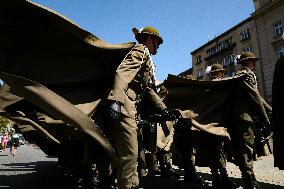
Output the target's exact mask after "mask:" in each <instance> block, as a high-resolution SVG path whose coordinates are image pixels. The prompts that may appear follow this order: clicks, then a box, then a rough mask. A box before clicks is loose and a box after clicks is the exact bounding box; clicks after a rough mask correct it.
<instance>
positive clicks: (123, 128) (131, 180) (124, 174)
mask: <svg viewBox="0 0 284 189" xmlns="http://www.w3.org/2000/svg"><path fill="white" fill-rule="evenodd" d="M111 135H112V142H113V143H114V146H115V150H116V152H117V154H118V158H119V164H118V167H117V181H118V188H119V189H128V188H132V187H136V186H138V185H139V179H138V173H137V164H136V163H137V158H138V141H137V125H136V123H135V120H133V119H131V118H129V117H126V116H124V118H123V119H122V120H121V121H120V123H118V124H115V125H113V126H111Z"/></svg>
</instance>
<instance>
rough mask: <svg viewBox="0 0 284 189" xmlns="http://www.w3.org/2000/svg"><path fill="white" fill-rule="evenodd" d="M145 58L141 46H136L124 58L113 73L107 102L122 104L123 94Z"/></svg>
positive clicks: (143, 49)
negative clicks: (112, 101) (113, 101)
mask: <svg viewBox="0 0 284 189" xmlns="http://www.w3.org/2000/svg"><path fill="white" fill-rule="evenodd" d="M145 57H146V52H145V48H144V47H143V46H142V45H136V46H135V47H134V48H133V49H132V50H131V51H130V52H129V53H128V54H127V55H126V57H125V58H124V60H123V61H122V62H121V64H120V65H119V67H118V68H117V70H116V73H115V80H114V86H113V89H112V91H111V92H110V95H109V97H108V99H109V100H115V101H118V102H121V103H122V104H123V103H124V93H125V91H126V90H127V88H128V85H129V83H130V82H131V81H132V80H133V79H134V77H135V76H136V74H137V72H138V71H139V70H140V68H141V66H142V64H143V63H145V61H144V59H145Z"/></svg>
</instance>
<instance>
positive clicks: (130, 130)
mask: <svg viewBox="0 0 284 189" xmlns="http://www.w3.org/2000/svg"><path fill="white" fill-rule="evenodd" d="M133 32H135V38H136V40H137V41H138V42H139V44H138V45H136V46H134V47H133V48H132V49H131V51H130V52H129V53H128V54H127V55H126V57H125V58H124V60H123V61H122V62H121V63H120V65H119V66H118V68H117V70H116V74H115V78H114V85H113V88H112V90H111V91H110V93H109V96H108V97H107V101H106V108H107V112H108V113H109V116H110V118H111V119H112V125H111V127H110V136H111V140H112V142H113V144H114V148H115V150H116V152H117V155H118V158H119V162H118V166H117V181H118V188H119V189H128V188H137V187H138V186H139V179H138V173H137V166H136V162H137V157H138V141H137V129H138V128H137V124H136V121H137V120H136V119H137V109H136V106H137V104H138V103H139V102H140V99H141V98H142V96H143V98H146V99H147V100H148V101H149V102H150V103H151V105H152V106H153V107H154V108H155V110H156V111H157V112H158V113H162V114H163V115H166V116H168V117H175V115H173V114H172V113H173V112H174V111H169V110H168V109H167V108H166V106H165V104H164V103H163V102H162V100H161V99H160V97H159V96H158V95H157V94H156V92H155V90H154V89H153V87H154V86H155V85H154V84H155V75H154V68H155V65H154V63H153V61H152V59H151V55H155V54H156V53H157V49H158V48H159V45H160V44H162V43H163V39H162V37H161V36H160V33H159V32H158V30H157V29H155V28H153V27H145V28H143V29H142V30H141V31H139V30H137V29H135V30H133Z"/></svg>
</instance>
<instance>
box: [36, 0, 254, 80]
mask: <svg viewBox="0 0 284 189" xmlns="http://www.w3.org/2000/svg"><path fill="white" fill-rule="evenodd" d="M33 1H34V2H37V3H39V4H41V5H44V6H47V7H49V8H51V9H53V10H55V11H57V12H59V13H60V14H63V15H64V16H66V17H68V18H70V19H71V20H73V21H74V22H76V23H77V24H78V25H79V26H80V27H82V28H83V29H85V30H87V31H89V32H91V33H92V34H94V35H96V36H97V37H99V38H100V39H102V40H104V41H106V42H108V43H113V44H118V43H126V42H131V41H135V38H134V36H133V33H132V31H131V29H132V28H133V27H137V28H138V29H140V28H143V27H145V26H154V27H156V28H157V29H158V30H159V31H160V33H161V36H162V37H163V39H164V43H163V44H162V45H161V46H160V48H159V50H158V53H157V55H155V56H153V60H154V62H155V64H156V66H157V69H156V76H157V79H159V80H161V81H163V80H164V79H166V77H167V75H168V74H179V73H180V72H183V71H185V70H186V69H188V68H190V67H191V55H190V52H192V51H193V50H195V49H197V48H198V47H200V46H201V45H203V44H204V43H206V42H207V41H208V40H211V39H213V38H214V36H216V35H219V34H221V33H223V32H225V31H226V30H228V29H229V28H231V27H232V26H234V25H236V24H238V23H239V22H241V21H242V20H244V19H246V18H247V17H249V16H250V14H251V13H252V12H253V11H254V5H253V0H217V1H213V0H139V1H138V0H131V1H130V0H33Z"/></svg>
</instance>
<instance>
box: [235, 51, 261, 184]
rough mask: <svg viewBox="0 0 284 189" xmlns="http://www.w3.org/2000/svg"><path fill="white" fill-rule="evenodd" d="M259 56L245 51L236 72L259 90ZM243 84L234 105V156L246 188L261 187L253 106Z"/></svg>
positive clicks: (236, 94)
mask: <svg viewBox="0 0 284 189" xmlns="http://www.w3.org/2000/svg"><path fill="white" fill-rule="evenodd" d="M257 60H258V58H256V57H255V55H254V54H253V53H251V52H244V53H242V54H241V56H240V58H239V59H238V62H237V63H238V64H241V66H242V69H241V70H240V71H239V72H237V73H236V75H237V76H244V77H243V78H245V80H246V82H247V83H248V84H249V85H250V87H251V88H253V89H254V90H255V91H257V82H256V76H255V74H254V72H253V71H254V69H255V63H256V61H257ZM244 90H246V89H245V88H243V87H242V86H241V87H240V88H237V89H236V90H235V92H234V98H233V99H232V100H234V107H232V108H233V109H232V114H231V116H232V117H231V118H230V119H231V122H230V130H231V131H230V135H231V139H232V148H233V153H234V158H235V160H236V163H237V165H238V166H239V169H240V171H241V173H242V181H243V188H244V189H254V188H261V187H260V186H259V184H258V183H257V181H256V178H255V175H254V171H253V150H254V131H253V130H254V127H255V123H254V121H253V115H251V112H253V111H252V110H251V108H252V106H251V105H250V103H249V102H250V100H249V97H248V96H246V95H245V92H244Z"/></svg>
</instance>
